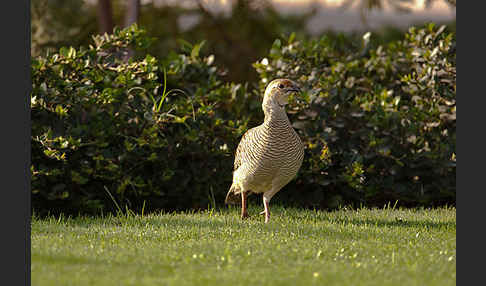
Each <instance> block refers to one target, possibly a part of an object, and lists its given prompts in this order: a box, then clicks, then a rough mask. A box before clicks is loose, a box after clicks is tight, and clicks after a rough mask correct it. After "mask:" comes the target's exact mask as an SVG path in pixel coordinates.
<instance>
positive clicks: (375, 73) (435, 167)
mask: <svg viewBox="0 0 486 286" xmlns="http://www.w3.org/2000/svg"><path fill="white" fill-rule="evenodd" d="M365 38H366V37H365ZM371 40H373V39H371ZM254 66H255V68H256V69H257V71H258V73H259V74H260V79H261V84H260V87H261V90H263V88H264V85H265V84H266V83H267V82H268V81H270V80H271V79H273V78H276V77H284V76H285V77H291V78H294V79H295V80H297V81H298V82H300V84H301V85H302V86H303V87H305V88H306V89H307V92H305V93H304V95H303V96H304V98H305V100H306V102H307V105H306V106H299V105H297V103H294V104H293V105H291V106H290V111H289V113H290V117H291V118H290V119H291V121H292V122H293V124H294V127H295V128H297V129H298V132H299V134H300V136H301V137H302V138H303V140H304V142H305V146H306V152H305V159H304V164H303V167H302V168H301V171H300V175H299V177H298V179H297V181H295V182H294V183H293V184H292V185H291V186H290V187H289V188H290V189H293V190H294V191H288V192H283V193H282V195H281V196H282V198H283V199H284V200H286V201H303V202H304V203H305V204H306V205H308V206H326V207H334V206H337V205H339V204H344V203H354V204H355V205H358V204H366V205H380V204H381V205H382V204H383V203H386V202H388V201H392V202H395V201H396V200H398V201H399V203H401V204H403V205H434V204H444V203H455V192H456V188H455V184H456V178H455V171H456V159H455V141H456V101H455V98H456V65H455V34H452V33H448V32H447V31H446V30H445V26H442V27H440V28H436V27H435V26H434V25H433V24H430V25H427V26H426V27H424V28H421V29H417V28H410V30H409V31H408V33H407V34H406V35H405V38H404V40H401V41H396V42H391V43H388V44H386V45H378V46H377V47H375V45H374V42H373V41H371V42H368V40H366V41H365V40H363V42H360V41H357V40H356V39H353V38H351V37H344V36H342V35H337V36H335V37H334V38H331V37H329V36H324V37H322V38H320V39H317V40H310V41H295V40H294V36H291V37H290V38H289V39H288V40H287V43H286V44H282V41H280V40H276V41H275V43H274V44H273V47H272V49H271V51H270V53H269V55H268V59H264V60H262V61H259V62H257V63H255V64H254Z"/></svg>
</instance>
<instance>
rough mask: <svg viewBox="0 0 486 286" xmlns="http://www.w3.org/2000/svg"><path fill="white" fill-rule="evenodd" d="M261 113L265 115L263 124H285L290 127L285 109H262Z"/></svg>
mask: <svg viewBox="0 0 486 286" xmlns="http://www.w3.org/2000/svg"><path fill="white" fill-rule="evenodd" d="M263 113H264V114H265V120H264V122H263V124H267V125H273V124H286V125H290V121H289V118H288V116H287V113H286V112H285V108H282V107H276V108H264V109H263Z"/></svg>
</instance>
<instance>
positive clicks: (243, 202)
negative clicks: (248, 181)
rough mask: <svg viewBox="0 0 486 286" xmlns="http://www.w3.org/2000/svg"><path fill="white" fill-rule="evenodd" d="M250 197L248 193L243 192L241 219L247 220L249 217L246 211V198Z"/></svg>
mask: <svg viewBox="0 0 486 286" xmlns="http://www.w3.org/2000/svg"><path fill="white" fill-rule="evenodd" d="M247 196H248V193H247V192H241V219H245V218H247V217H249V215H248V211H247V209H246V197H247Z"/></svg>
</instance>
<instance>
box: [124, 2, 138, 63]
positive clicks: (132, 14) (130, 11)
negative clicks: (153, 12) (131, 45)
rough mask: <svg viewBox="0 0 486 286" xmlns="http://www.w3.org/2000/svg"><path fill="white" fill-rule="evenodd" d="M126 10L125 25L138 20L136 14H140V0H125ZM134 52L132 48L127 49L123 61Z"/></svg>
mask: <svg viewBox="0 0 486 286" xmlns="http://www.w3.org/2000/svg"><path fill="white" fill-rule="evenodd" d="M127 2H128V3H127V11H126V14H125V25H124V26H125V27H128V26H130V25H131V24H133V23H136V22H137V21H138V15H139V14H140V0H127ZM133 54H134V51H133V49H128V51H127V54H126V56H125V58H124V59H125V61H128V59H129V58H131V57H132V56H133Z"/></svg>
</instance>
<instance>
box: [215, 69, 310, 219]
mask: <svg viewBox="0 0 486 286" xmlns="http://www.w3.org/2000/svg"><path fill="white" fill-rule="evenodd" d="M294 92H300V88H299V87H298V85H297V84H296V83H295V82H293V81H291V80H288V79H276V80H273V81H272V82H270V84H269V85H268V86H267V88H266V89H265V96H264V98H263V103H262V109H263V113H264V114H265V120H264V122H263V123H262V124H261V125H259V126H257V127H254V128H252V129H250V130H248V131H247V132H246V133H245V134H243V137H242V138H241V141H240V143H239V145H238V148H237V149H236V155H235V163H234V172H233V183H232V185H231V187H230V189H229V191H228V194H227V195H226V200H225V203H227V204H228V203H231V204H237V203H239V200H240V198H239V196H240V195H241V218H242V219H244V218H246V217H248V212H247V206H246V205H247V196H248V194H251V193H256V194H259V193H263V205H264V210H263V212H261V213H260V214H265V223H268V221H269V219H270V207H269V203H270V200H271V199H272V197H273V196H274V195H275V194H276V193H277V192H278V191H280V190H281V189H282V188H283V187H284V186H285V185H287V183H288V182H290V181H291V180H292V179H293V178H294V177H295V176H296V174H297V171H298V170H299V168H300V166H301V165H302V160H303V158H304V146H303V144H302V141H301V140H300V138H299V136H298V135H297V132H295V130H294V129H293V128H292V125H291V124H290V121H289V118H288V117H287V113H286V112H285V105H286V104H287V103H288V97H289V96H290V94H292V93H294Z"/></svg>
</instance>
